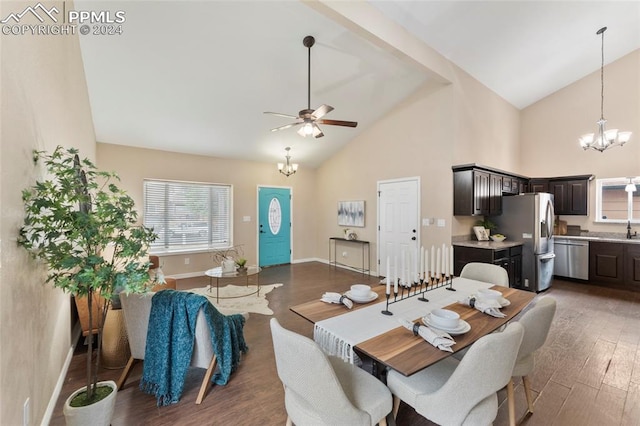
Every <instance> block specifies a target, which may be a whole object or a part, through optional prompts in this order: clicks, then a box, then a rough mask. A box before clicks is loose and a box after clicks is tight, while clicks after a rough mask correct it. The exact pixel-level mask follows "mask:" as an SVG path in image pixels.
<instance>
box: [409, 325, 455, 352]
mask: <svg viewBox="0 0 640 426" xmlns="http://www.w3.org/2000/svg"><path fill="white" fill-rule="evenodd" d="M398 321H400V324H402V326H403V327H404V328H406V329H407V330H409V331H411V332H413V335H414V336H418V335H419V336H420V337H422V338H423V339H424V340H426V341H427V342H429V343H431V344H432V345H433V346H435V347H436V348H438V349H440V350H441V351H447V352H453V349H451V346H452V345H455V344H456V341H455V340H453V337H451V336H450V335H449V334H448V333H445V332H444V331H435V330H432V329H431V328H429V327H427V326H424V325H420V324H418V323H414V322H412V321H409V320H408V319H406V318H398Z"/></svg>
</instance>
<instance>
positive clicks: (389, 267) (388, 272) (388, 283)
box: [387, 256, 391, 294]
mask: <svg viewBox="0 0 640 426" xmlns="http://www.w3.org/2000/svg"><path fill="white" fill-rule="evenodd" d="M387 294H391V259H389V256H387Z"/></svg>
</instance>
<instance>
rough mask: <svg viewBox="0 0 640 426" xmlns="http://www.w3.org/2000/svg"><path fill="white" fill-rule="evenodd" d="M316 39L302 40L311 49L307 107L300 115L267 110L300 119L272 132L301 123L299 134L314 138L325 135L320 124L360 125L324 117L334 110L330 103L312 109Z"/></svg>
mask: <svg viewBox="0 0 640 426" xmlns="http://www.w3.org/2000/svg"><path fill="white" fill-rule="evenodd" d="M315 42H316V39H315V38H313V37H312V36H306V37H305V38H304V39H303V40H302V44H303V45H304V46H305V47H306V48H307V49H308V50H309V61H308V73H307V77H308V79H307V82H308V83H307V108H306V109H303V110H301V111H300V112H299V113H298V116H295V115H289V114H281V113H278V112H269V111H266V112H265V114H273V115H277V116H280V117H288V118H293V119H296V120H298V121H296V122H294V123H289V124H285V125H284V126H280V127H276V128H274V129H271V131H272V132H277V131H278V130H284V129H288V128H290V127H293V126H298V125H300V129H299V130H298V134H299V135H300V136H304V137H307V136H313V137H314V138H321V137H322V136H324V133H322V130H320V127H318V124H328V125H331V126H345V127H356V126H357V125H358V123H357V122H355V121H342V120H328V119H326V118H322V117H324V116H325V115H326V114H328V113H330V112H331V111H333V107H332V106H329V105H324V104H323V105H320V106H319V107H318V108H317V109H315V110H313V109H311V47H312V46H313V45H314V44H315Z"/></svg>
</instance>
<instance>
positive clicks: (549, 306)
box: [507, 296, 556, 425]
mask: <svg viewBox="0 0 640 426" xmlns="http://www.w3.org/2000/svg"><path fill="white" fill-rule="evenodd" d="M555 313H556V300H555V299H554V298H553V297H549V296H546V297H542V298H541V299H539V300H538V301H537V302H536V304H535V306H534V307H533V308H531V309H530V310H528V311H527V312H525V313H524V315H522V317H521V318H520V319H519V320H518V323H519V324H522V326H523V327H524V336H523V338H522V344H521V345H520V350H519V352H518V357H517V358H516V363H515V366H514V367H513V373H511V376H513V377H522V383H523V385H524V392H525V396H526V397H527V407H528V410H529V412H530V413H533V400H532V399H531V385H530V383H529V378H528V375H529V374H531V372H532V371H533V368H534V353H535V351H537V350H538V349H540V348H541V347H542V345H544V342H545V341H546V340H547V335H548V334H549V329H550V328H551V323H552V321H553V317H554V316H555ZM513 377H512V378H511V380H509V383H508V384H507V400H508V404H509V422H510V424H511V425H514V424H515V401H514V392H513Z"/></svg>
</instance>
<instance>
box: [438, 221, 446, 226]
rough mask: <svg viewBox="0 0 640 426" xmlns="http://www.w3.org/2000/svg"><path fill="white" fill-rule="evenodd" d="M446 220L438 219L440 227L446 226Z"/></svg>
mask: <svg viewBox="0 0 640 426" xmlns="http://www.w3.org/2000/svg"><path fill="white" fill-rule="evenodd" d="M445 223H446V222H445V220H444V219H438V227H440V228H444V226H445Z"/></svg>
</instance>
